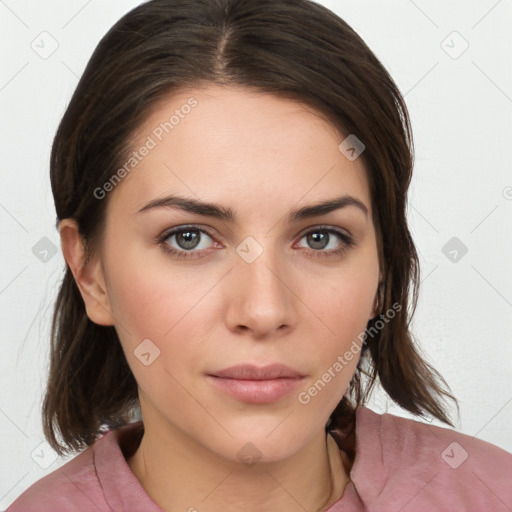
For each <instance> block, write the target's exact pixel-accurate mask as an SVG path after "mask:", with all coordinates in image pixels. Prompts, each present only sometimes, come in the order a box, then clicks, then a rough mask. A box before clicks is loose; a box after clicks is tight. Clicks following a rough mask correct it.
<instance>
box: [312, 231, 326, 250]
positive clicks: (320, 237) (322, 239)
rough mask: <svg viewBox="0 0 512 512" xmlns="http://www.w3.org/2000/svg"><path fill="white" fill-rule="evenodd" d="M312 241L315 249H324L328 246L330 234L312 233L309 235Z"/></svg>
mask: <svg viewBox="0 0 512 512" xmlns="http://www.w3.org/2000/svg"><path fill="white" fill-rule="evenodd" d="M309 238H310V241H312V245H313V247H314V248H315V249H323V248H324V247H326V241H327V238H328V235H327V234H326V233H318V232H317V233H312V234H311V235H309Z"/></svg>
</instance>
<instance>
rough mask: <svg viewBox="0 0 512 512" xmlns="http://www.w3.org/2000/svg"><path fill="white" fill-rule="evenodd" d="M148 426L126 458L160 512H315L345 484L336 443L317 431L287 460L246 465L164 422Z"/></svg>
mask: <svg viewBox="0 0 512 512" xmlns="http://www.w3.org/2000/svg"><path fill="white" fill-rule="evenodd" d="M153 425H155V423H153V422H149V423H148V422H147V423H145V431H144V436H143V438H142V441H141V443H140V445H139V447H138V448H137V450H136V451H135V453H134V454H133V455H132V456H131V457H129V458H128V460H127V462H128V465H129V467H130V469H131V471H132V472H133V473H134V475H135V476H136V478H137V479H138V480H139V481H140V482H141V484H142V486H143V487H144V489H145V490H146V492H147V493H148V494H149V496H151V498H152V499H153V501H155V502H156V503H157V504H158V505H159V506H160V508H162V509H163V510H164V511H166V512H174V511H176V510H183V511H188V512H197V511H201V510H208V512H235V511H239V510H245V511H247V512H267V511H268V510H279V511H282V512H303V511H304V510H312V511H313V510H314V511H318V512H320V511H324V510H326V509H328V508H329V507H330V506H331V505H332V504H333V503H335V502H336V501H337V500H339V499H340V498H341V496H342V494H343V491H344V489H345V486H346V484H347V483H348V482H349V476H348V471H347V468H346V467H345V466H344V464H343V462H342V457H341V455H340V451H339V448H338V446H337V444H336V442H335V441H334V439H333V438H332V437H331V436H330V435H326V434H325V433H324V432H323V431H321V432H319V434H318V435H317V436H315V437H314V438H313V439H312V440H311V441H310V442H308V443H307V444H306V445H304V446H303V447H302V448H301V449H299V450H298V451H297V452H295V453H294V454H292V455H291V456H290V457H289V458H287V459H284V460H279V461H275V462H267V463H262V462H257V463H255V464H253V465H249V464H244V463H242V462H241V461H240V462H233V461H231V460H228V459H225V458H223V457H220V456H219V455H218V454H216V453H212V452H211V451H210V450H208V449H206V448H205V447H204V446H203V445H200V444H199V443H197V442H195V441H194V440H193V439H192V438H191V437H189V436H187V435H186V433H184V432H181V431H179V430H178V429H175V428H174V427H173V426H172V425H170V424H167V425H166V426H165V427H164V428H158V427H156V428H155V427H153Z"/></svg>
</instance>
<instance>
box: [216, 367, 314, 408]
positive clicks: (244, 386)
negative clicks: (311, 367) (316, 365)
mask: <svg viewBox="0 0 512 512" xmlns="http://www.w3.org/2000/svg"><path fill="white" fill-rule="evenodd" d="M206 378H207V379H208V381H209V382H210V383H211V384H212V385H213V386H214V387H215V388H216V389H217V390H220V391H222V392H223V393H226V394H228V395H230V396H232V397H233V398H235V399H237V400H240V401H243V402H247V403H253V404H266V403H272V402H276V401H278V400H279V399H281V398H283V397H284V396H286V395H289V394H290V393H291V392H292V391H294V390H295V389H296V388H297V387H299V386H300V385H301V383H302V382H303V381H304V379H305V378H306V375H305V374H303V373H301V372H299V371H297V370H294V369H293V368H290V367H288V366H285V365H282V364H272V365H268V366H263V367H257V366H254V365H237V366H232V367H230V368H226V369H224V370H220V371H216V372H214V373H211V374H207V376H206Z"/></svg>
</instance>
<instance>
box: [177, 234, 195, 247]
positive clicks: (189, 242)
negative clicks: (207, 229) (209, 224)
mask: <svg viewBox="0 0 512 512" xmlns="http://www.w3.org/2000/svg"><path fill="white" fill-rule="evenodd" d="M180 239H183V240H184V242H181V240H180ZM178 240H180V241H179V244H180V245H181V246H182V248H183V249H194V247H195V246H196V245H197V243H198V240H199V236H198V234H197V232H196V231H182V232H181V233H180V234H179V235H178Z"/></svg>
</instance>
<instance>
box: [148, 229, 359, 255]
mask: <svg viewBox="0 0 512 512" xmlns="http://www.w3.org/2000/svg"><path fill="white" fill-rule="evenodd" d="M208 239H209V240H210V241H208ZM303 239H306V243H307V244H308V245H309V246H310V247H309V248H307V247H306V248H305V249H306V250H307V251H308V252H311V253H313V255H314V257H316V256H319V257H334V256H339V255H341V254H342V253H343V252H345V251H346V250H348V249H349V248H350V247H351V246H353V245H355V242H354V239H353V238H352V237H351V236H350V235H348V234H346V233H344V232H342V231H340V230H338V229H336V228H333V227H327V226H320V227H317V228H315V229H310V230H309V231H307V232H306V233H304V234H303V235H302V237H301V238H300V240H303ZM212 240H213V234H211V233H210V232H209V231H207V230H205V229H204V228H198V227H195V226H180V227H178V228H173V229H171V230H167V231H165V232H164V233H163V234H162V235H161V236H160V237H158V239H157V242H158V244H159V245H160V246H161V247H162V250H163V251H165V252H166V253H169V254H171V255H173V256H174V257H176V258H180V259H186V258H196V257H201V256H203V255H206V254H207V253H208V252H210V250H209V247H210V246H211V241H212ZM217 247H218V248H222V245H220V244H217ZM326 249H328V250H326Z"/></svg>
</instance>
